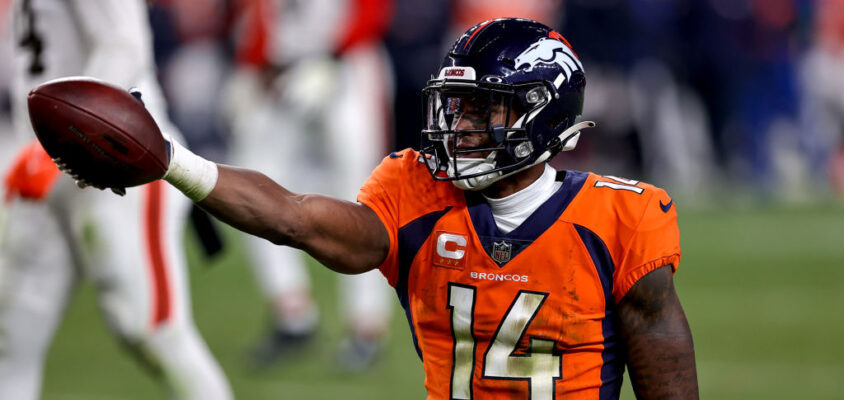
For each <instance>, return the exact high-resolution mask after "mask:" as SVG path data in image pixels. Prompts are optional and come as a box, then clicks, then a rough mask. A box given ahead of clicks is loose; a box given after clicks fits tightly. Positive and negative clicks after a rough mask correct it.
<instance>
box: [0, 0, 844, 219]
mask: <svg viewBox="0 0 844 400" xmlns="http://www.w3.org/2000/svg"><path fill="white" fill-rule="evenodd" d="M6 3H9V1H8V0H4V1H0V4H3V5H4V9H5V8H8V7H5V5H6ZM150 5H151V8H150V19H151V22H152V26H153V29H154V34H155V51H156V57H157V62H158V64H159V72H160V77H161V82H162V84H163V86H164V88H165V91H166V93H167V97H168V99H169V100H170V106H171V113H172V117H173V119H174V121H175V122H176V123H177V124H178V125H179V126H180V127H181V128H182V130H183V131H184V133H185V135H186V136H187V140H188V141H189V144H190V145H191V146H192V147H194V149H196V150H197V151H198V152H199V153H201V154H203V155H205V156H206V157H210V158H212V159H215V160H217V161H227V160H228V158H229V155H230V154H231V152H230V149H231V147H232V143H233V140H232V137H231V136H232V133H231V132H232V124H233V119H235V117H233V115H235V116H236V115H238V113H240V112H242V111H243V110H244V108H249V107H253V106H254V104H253V103H250V102H249V101H248V99H247V98H248V97H249V96H252V97H254V96H255V93H250V91H254V90H258V91H263V92H265V93H263V94H262V95H265V96H271V97H275V98H282V99H283V101H278V102H276V104H277V105H278V106H279V107H281V108H283V107H288V108H294V109H295V110H296V111H297V112H302V113H307V112H312V111H313V110H314V109H315V108H318V107H326V108H328V109H330V107H331V102H332V98H334V97H335V96H336V92H337V91H338V90H341V89H339V88H340V86H342V85H343V82H342V81H343V80H347V79H353V77H350V76H347V75H343V76H338V75H337V74H336V69H332V67H331V65H332V63H334V62H337V61H338V60H342V59H343V58H344V57H345V56H347V55H348V54H350V53H353V52H354V51H355V48H357V47H361V46H371V45H373V44H374V45H377V46H381V47H382V48H383V49H384V50H385V51H386V54H387V55H388V56H389V57H387V58H384V60H389V62H387V65H378V64H372V65H369V66H367V67H368V68H378V69H379V71H380V73H381V75H382V77H383V78H382V79H383V82H375V83H374V84H373V85H372V88H371V92H378V91H382V92H383V93H387V94H386V95H384V97H383V98H384V100H385V104H384V107H387V108H388V109H389V110H392V111H391V113H390V115H391V116H390V117H389V118H388V121H383V122H384V124H386V125H385V126H387V127H388V128H389V129H387V132H388V134H389V137H388V141H387V142H386V144H384V145H382V144H378V143H376V144H374V145H375V146H385V147H382V149H381V153H386V151H387V150H388V149H401V148H405V147H413V146H417V145H418V132H419V130H420V127H421V118H422V116H421V104H420V101H421V100H420V98H421V97H420V90H421V88H423V87H424V85H425V82H426V80H427V79H429V78H430V75H431V74H432V73H433V72H434V70H435V69H436V67H437V65H438V64H439V62H440V61H441V58H442V55H443V53H444V50H445V49H446V48H447V46H448V44H449V43H450V42H451V41H452V40H453V39H454V36H455V34H456V33H457V32H460V31H463V30H464V29H466V28H467V27H469V26H471V25H473V24H475V23H477V22H478V21H481V20H484V19H487V18H492V17H496V16H525V17H531V18H534V19H537V20H540V21H542V22H544V23H546V24H548V25H550V26H553V27H556V28H557V29H558V30H559V31H560V32H561V33H563V34H564V36H566V37H567V38H568V39H569V41H570V42H571V43H572V44H573V46H574V48H575V50H576V51H577V52H578V54H579V56H580V57H581V58H582V59H583V61H584V65H585V66H586V69H587V75H588V79H589V84H588V90H587V96H586V99H587V100H586V101H587V104H586V107H585V110H584V117H586V118H589V119H594V120H595V121H597V122H598V128H597V129H596V130H594V131H590V132H589V133H588V136H587V137H585V138H584V139H585V140H583V143H581V147H582V148H581V149H580V150H579V151H578V152H575V153H574V154H566V155H565V156H564V157H565V159H561V160H558V163H559V164H560V166H565V167H572V168H579V169H586V170H594V171H598V172H600V173H605V174H614V175H620V176H628V177H631V178H637V179H642V180H648V181H651V182H654V183H656V184H659V185H663V186H666V187H667V188H668V189H669V191H670V192H671V193H672V194H674V195H675V196H679V197H680V198H683V199H684V200H685V201H686V203H687V204H708V203H711V202H712V200H722V199H724V198H728V199H734V198H736V197H737V198H741V199H746V198H753V199H760V198H761V199H777V200H786V201H807V200H808V201H812V200H815V199H819V198H821V199H823V198H827V197H829V196H830V195H834V194H835V193H837V194H838V195H842V193H844V149H842V142H844V122H842V121H844V72H842V71H844V1H841V0H529V1H528V0H526V1H518V2H514V1H507V0H334V1H332V0H318V1H304V0H288V1H278V2H273V0H155V1H151V2H150ZM4 14H7V13H4ZM7 17H8V16H7V15H4V18H3V19H2V21H4V22H3V25H2V27H3V29H4V31H3V32H4V33H3V36H2V37H3V38H4V45H3V46H4V49H3V50H2V51H3V53H2V54H4V55H3V57H2V59H3V60H6V59H8V57H7V55H8V51H9V50H8V47H9V46H14V45H16V44H14V43H10V41H9V39H8V38H9V36H10V35H9V34H8V29H10V28H9V27H10V24H9V21H8V18H7ZM18 45H19V44H18ZM6 64H7V63H0V114H2V115H3V117H2V118H3V122H2V123H0V126H8V118H7V115H8V107H9V106H8V105H9V101H8V90H7V88H8V76H9V72H8V68H9V66H8V65H6ZM244 70H249V71H251V73H250V74H244V73H243V71H244ZM244 75H251V78H248V79H245V78H244ZM364 90H366V89H364ZM361 95H371V93H362V94H361ZM390 99H392V101H390ZM247 112H248V111H247ZM361 118H368V116H361ZM0 131H2V133H0V134H2V135H4V136H7V132H6V131H9V129H8V128H0ZM302 135H308V133H307V132H302ZM313 156H314V157H317V158H318V157H319V154H314V155H313ZM317 164H318V162H317ZM722 195H724V196H722ZM731 195H737V196H731Z"/></svg>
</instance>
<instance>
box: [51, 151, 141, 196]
mask: <svg viewBox="0 0 844 400" xmlns="http://www.w3.org/2000/svg"><path fill="white" fill-rule="evenodd" d="M51 160H53V162H54V163H55V164H56V167H58V168H59V171H62V172H64V173H66V174H68V175H70V177H71V178H73V180H74V181H75V182H76V186H78V187H79V188H80V189H85V188H86V187H89V186H90V187H93V188H97V189H100V190H105V189H106V188H105V187H103V186H97V185H95V184H93V183H91V182H88V181H86V180H85V179H82V178H80V177H79V174H77V173H75V172H73V169H71V168H70V167H68V166H67V163H65V162H64V161H62V158H61V157H56V158H51ZM110 189H111V191H112V192H114V193H115V194H118V195H121V196H123V195H125V194H126V188H110Z"/></svg>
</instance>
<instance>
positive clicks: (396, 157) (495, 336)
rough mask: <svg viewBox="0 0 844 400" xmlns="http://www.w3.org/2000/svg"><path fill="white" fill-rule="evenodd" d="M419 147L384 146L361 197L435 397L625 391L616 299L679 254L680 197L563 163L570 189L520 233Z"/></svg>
mask: <svg viewBox="0 0 844 400" xmlns="http://www.w3.org/2000/svg"><path fill="white" fill-rule="evenodd" d="M419 157H420V155H419V153H417V152H415V151H413V150H409V149H408V150H404V151H402V152H400V153H393V154H391V155H390V156H389V157H387V158H385V159H384V161H383V162H382V163H381V165H380V166H379V167H378V168H377V169H376V170H375V171H374V172H373V173H372V175H371V177H370V178H369V180H368V181H367V182H366V183H365V184H364V186H363V188H362V189H361V192H360V194H359V196H358V200H359V201H360V202H361V203H363V204H365V205H367V206H368V207H370V208H372V210H374V211H375V212H376V213H377V214H378V216H379V218H380V219H381V221H382V222H383V223H384V225H385V227H386V228H387V231H388V232H389V236H390V251H389V254H388V255H387V258H386V259H385V260H384V263H383V264H382V265H381V266H380V269H381V272H382V273H383V274H384V275H385V276H386V277H387V280H388V281H389V282H390V284H391V285H392V286H393V287H394V288H395V289H396V292H397V294H398V296H399V300H400V302H401V304H402V306H403V307H404V309H405V311H406V314H407V319H408V322H409V323H410V327H411V331H412V333H413V339H414V344H415V345H416V349H417V351H418V353H419V356H420V357H421V358H422V362H423V368H424V370H425V387H426V389H427V391H428V398H429V399H498V398H506V399H549V400H550V399H555V398H556V399H589V400H599V399H600V400H604V399H617V398H618V395H619V390H620V387H621V380H622V375H623V372H624V364H625V353H624V346H623V344H622V342H621V336H620V330H619V322H618V316H617V315H616V304H617V303H618V302H619V301H620V300H621V299H622V298H623V297H624V295H625V294H626V293H627V291H628V290H629V289H630V288H631V287H632V286H633V284H635V283H636V281H637V280H638V279H640V278H641V277H643V276H644V275H645V274H647V273H648V272H650V271H653V270H654V269H656V268H659V267H661V266H664V265H669V264H670V265H672V266H673V267H674V268H675V269H676V266H677V264H678V262H679V261H680V234H679V230H678V228H677V214H676V210H675V207H674V205H673V202H672V200H671V199H670V198H669V197H668V195H667V194H666V193H665V191H663V190H662V189H659V188H656V187H654V186H651V185H648V184H644V183H639V182H636V181H630V180H626V179H622V178H615V177H603V176H599V175H595V174H591V173H584V172H578V171H561V172H559V173H558V174H557V180H560V181H562V186H561V188H560V189H559V190H558V191H557V192H556V193H555V194H554V195H553V196H552V197H551V198H550V199H549V200H548V201H546V202H545V203H544V204H543V205H542V206H540V207H539V208H538V209H537V210H536V211H535V212H534V213H533V214H532V215H531V216H530V217H528V219H527V220H525V221H524V222H523V223H522V224H521V225H520V226H519V227H517V228H516V229H515V230H513V231H512V232H509V233H507V234H504V233H502V232H500V231H499V230H498V228H497V227H496V225H495V222H494V220H493V217H492V213H491V211H490V208H489V206H488V205H487V203H486V202H485V201H484V200H483V197H482V196H480V195H479V194H478V193H475V192H464V191H462V190H459V189H457V188H456V187H455V186H454V185H452V184H451V183H450V182H439V181H435V180H433V179H432V178H431V176H430V174H429V173H428V170H427V169H426V167H425V165H424V164H423V163H421V162H420V161H419Z"/></svg>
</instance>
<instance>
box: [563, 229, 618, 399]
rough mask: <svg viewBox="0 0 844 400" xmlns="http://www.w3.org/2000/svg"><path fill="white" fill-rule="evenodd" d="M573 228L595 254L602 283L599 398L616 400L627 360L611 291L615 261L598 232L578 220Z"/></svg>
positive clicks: (596, 267)
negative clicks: (578, 222)
mask: <svg viewBox="0 0 844 400" xmlns="http://www.w3.org/2000/svg"><path fill="white" fill-rule="evenodd" d="M574 228H575V230H577V234H578V235H579V236H580V240H581V241H582V242H583V245H584V246H586V250H587V251H588V252H589V257H591V258H592V264H594V266H595V270H596V271H597V272H598V277H600V279H601V287H602V288H603V290H604V300H605V306H604V319H603V320H602V321H601V328H602V331H603V335H604V350H603V351H602V352H601V357H602V358H603V360H604V365H603V366H602V367H601V390H600V393H599V397H598V398H599V399H600V400H611V399H612V400H615V399H618V396H619V393H620V392H621V382H622V380H623V379H624V364H625V355H624V346H622V345H621V332H620V331H619V321H618V315H616V308H615V301H614V299H613V295H612V287H613V273H614V272H615V264H613V261H612V257H610V252H609V250H608V249H607V246H606V244H604V241H603V240H601V238H600V237H598V235H596V234H595V233H594V232H592V231H590V230H589V229H588V228H586V227H584V226H580V225H576V224H575V225H574Z"/></svg>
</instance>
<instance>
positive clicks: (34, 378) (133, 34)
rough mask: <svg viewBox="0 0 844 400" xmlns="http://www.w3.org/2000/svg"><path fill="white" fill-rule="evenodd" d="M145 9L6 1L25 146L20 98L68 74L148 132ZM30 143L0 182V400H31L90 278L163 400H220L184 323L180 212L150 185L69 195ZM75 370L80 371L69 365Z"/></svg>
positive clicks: (158, 102)
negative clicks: (135, 116)
mask: <svg viewBox="0 0 844 400" xmlns="http://www.w3.org/2000/svg"><path fill="white" fill-rule="evenodd" d="M146 7H147V6H146V3H145V2H144V1H142V0H78V1H68V0H19V1H17V0H16V1H14V2H13V10H12V12H13V13H14V14H13V24H14V38H15V45H16V47H15V53H14V57H13V59H12V61H13V63H14V65H13V71H14V72H13V76H14V81H13V89H12V92H13V112H14V122H15V126H16V131H17V133H19V134H20V135H22V136H28V137H30V138H32V137H33V134H32V130H31V127H30V124H29V118H28V116H27V108H26V98H27V93H28V92H29V91H30V90H31V89H33V88H34V87H36V86H37V85H39V84H41V83H43V82H45V81H48V80H51V79H55V78H59V77H64V76H71V75H85V76H93V77H96V78H99V79H102V80H105V81H107V82H110V83H112V84H114V85H117V86H121V87H126V88H129V87H137V88H138V89H140V90H141V91H142V92H143V101H144V102H145V104H146V107H147V109H148V110H149V111H150V112H151V114H152V115H153V117H154V118H155V119H156V121H157V122H158V124H159V125H160V126H161V128H162V131H164V132H167V133H168V134H169V135H173V136H175V137H179V136H180V134H179V133H178V132H177V131H176V130H175V128H174V127H173V126H172V125H171V124H170V123H169V121H168V120H167V118H166V113H165V109H166V105H165V103H164V100H163V99H162V97H161V93H160V87H159V86H158V83H157V81H156V76H155V66H154V62H153V59H152V44H151V33H150V29H149V22H148V19H147V8H146ZM50 163H51V161H50V159H49V156H47V155H46V153H45V152H44V151H43V149H42V148H41V147H40V145H38V144H37V143H36V142H34V141H33V143H32V144H31V145H29V146H27V147H26V148H25V149H24V150H23V152H21V153H20V154H19V155H18V156H17V159H16V160H15V162H14V165H13V166H12V167H11V168H10V171H9V172H8V174H7V175H6V177H5V180H4V183H5V196H4V197H5V199H4V201H5V202H6V205H7V206H8V215H7V218H6V223H5V226H4V227H3V232H2V233H0V349H2V351H0V398H2V399H15V400H31V399H37V398H39V392H40V387H41V382H42V379H43V371H44V361H45V357H46V353H47V350H48V348H49V345H50V341H51V340H52V337H53V335H54V333H55V331H56V329H57V327H58V325H59V322H60V321H61V318H62V315H63V313H64V311H65V308H66V307H67V304H68V301H69V299H70V297H71V294H72V292H73V290H74V289H75V288H76V287H77V285H78V283H79V281H80V278H82V277H84V278H87V279H90V280H91V281H93V284H94V287H95V289H96V291H97V298H98V301H99V305H100V307H101V309H102V312H103V316H104V318H105V320H106V323H107V325H108V327H109V328H110V330H111V331H112V332H113V333H114V334H115V336H116V337H117V338H118V340H119V341H120V342H121V343H122V344H123V345H125V347H126V348H127V350H128V352H129V353H131V354H132V355H134V356H136V357H137V358H138V360H139V362H141V363H142V364H144V365H145V366H148V367H150V368H147V370H150V371H152V372H153V373H154V375H155V376H156V377H159V379H160V380H161V381H162V383H163V384H164V387H165V388H166V390H167V392H168V393H167V395H168V397H169V398H174V399H192V400H217V399H219V400H227V399H231V398H232V393H231V389H230V387H229V384H228V382H227V380H226V378H225V376H224V375H223V373H222V371H221V369H220V367H219V366H218V364H217V363H216V361H215V360H214V358H213V356H212V355H211V353H210V351H209V350H208V348H207V346H206V344H205V343H204V342H203V340H202V339H201V337H200V336H199V334H198V332H197V330H196V327H195V326H194V323H193V318H192V315H191V314H192V312H191V304H190V300H189V292H188V277H187V276H186V274H187V269H186V265H185V258H184V253H183V247H182V234H183V228H184V223H185V217H186V213H187V212H188V207H189V201H188V200H186V199H185V198H184V197H183V196H181V195H179V194H178V192H177V191H176V190H174V189H172V188H170V187H168V186H167V185H162V184H159V183H151V184H149V185H145V186H142V187H137V188H130V189H128V190H126V193H125V195H124V198H122V199H119V198H116V197H115V196H114V194H112V193H110V192H103V191H99V190H80V189H79V188H78V187H77V186H76V184H75V183H74V181H73V180H72V179H70V178H69V177H67V176H66V175H62V174H60V173H59V172H58V170H57V169H55V168H54V167H50V165H49V164H50ZM80 361H82V360H80Z"/></svg>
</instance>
